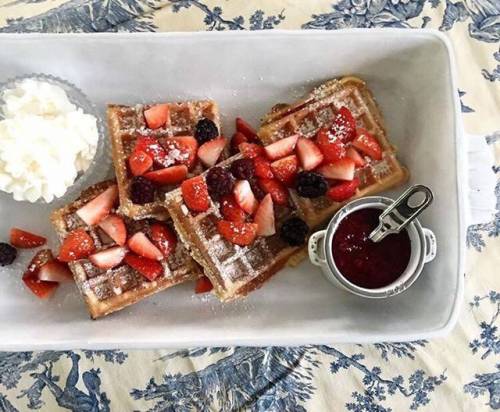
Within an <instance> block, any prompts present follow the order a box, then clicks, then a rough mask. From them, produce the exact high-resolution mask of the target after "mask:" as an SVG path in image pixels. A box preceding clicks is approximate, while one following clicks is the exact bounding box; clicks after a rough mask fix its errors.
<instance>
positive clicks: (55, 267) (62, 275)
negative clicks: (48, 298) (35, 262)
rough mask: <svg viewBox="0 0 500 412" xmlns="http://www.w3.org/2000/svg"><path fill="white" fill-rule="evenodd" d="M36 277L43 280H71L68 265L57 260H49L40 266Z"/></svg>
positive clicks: (59, 281) (58, 281) (61, 281)
mask: <svg viewBox="0 0 500 412" xmlns="http://www.w3.org/2000/svg"><path fill="white" fill-rule="evenodd" d="M38 279H40V280H43V281H45V282H57V283H63V282H71V281H73V275H72V274H71V271H70V270H69V268H68V265H66V264H64V263H61V262H58V261H57V260H51V261H49V262H47V263H46V264H45V265H43V266H42V267H41V268H40V271H39V272H38Z"/></svg>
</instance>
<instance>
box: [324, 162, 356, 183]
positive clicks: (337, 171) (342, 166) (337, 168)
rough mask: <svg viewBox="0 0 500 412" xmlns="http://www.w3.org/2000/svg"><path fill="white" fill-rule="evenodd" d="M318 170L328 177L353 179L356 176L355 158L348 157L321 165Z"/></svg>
mask: <svg viewBox="0 0 500 412" xmlns="http://www.w3.org/2000/svg"><path fill="white" fill-rule="evenodd" d="M318 172H319V173H321V174H322V175H323V176H325V177H326V178H327V179H339V180H352V179H353V178H354V160H352V159H351V158H349V157H346V158H344V159H341V160H337V161H336V162H333V163H330V164H327V165H324V166H321V167H320V168H319V169H318Z"/></svg>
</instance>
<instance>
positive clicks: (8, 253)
mask: <svg viewBox="0 0 500 412" xmlns="http://www.w3.org/2000/svg"><path fill="white" fill-rule="evenodd" d="M16 256H17V250H16V248H15V247H12V246H11V245H9V244H8V243H0V266H7V265H10V264H11V263H12V262H14V260H15V259H16Z"/></svg>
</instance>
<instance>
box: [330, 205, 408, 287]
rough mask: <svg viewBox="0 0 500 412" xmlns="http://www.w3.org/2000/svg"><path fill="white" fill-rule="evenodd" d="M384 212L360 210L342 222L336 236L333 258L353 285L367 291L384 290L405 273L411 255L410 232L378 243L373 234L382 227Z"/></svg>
mask: <svg viewBox="0 0 500 412" xmlns="http://www.w3.org/2000/svg"><path fill="white" fill-rule="evenodd" d="M381 213H382V210H381V209H373V208H367V209H360V210H357V211H355V212H352V213H350V214H349V215H347V216H346V217H345V218H344V219H342V220H341V222H340V224H339V225H338V227H337V230H336V232H335V234H334V236H333V242H332V252H333V259H334V260H335V264H336V265H337V268H338V270H339V271H340V273H342V275H344V277H345V278H346V279H347V280H349V281H350V282H351V283H354V284H355V285H357V286H361V287H363V288H367V289H376V288H380V287H384V286H387V285H389V284H390V283H392V282H394V281H395V280H396V279H397V278H399V276H401V274H402V273H403V272H404V271H405V269H406V267H407V265H408V262H409V261H410V255H411V244H410V237H409V236H408V232H407V231H406V230H402V231H401V232H400V233H397V234H390V235H388V236H386V237H385V238H384V239H382V240H381V241H380V242H378V243H375V242H372V241H371V240H370V239H369V237H368V236H369V235H370V233H371V232H372V231H373V230H374V229H375V228H376V227H377V226H378V223H379V220H378V218H379V216H380V215H381Z"/></svg>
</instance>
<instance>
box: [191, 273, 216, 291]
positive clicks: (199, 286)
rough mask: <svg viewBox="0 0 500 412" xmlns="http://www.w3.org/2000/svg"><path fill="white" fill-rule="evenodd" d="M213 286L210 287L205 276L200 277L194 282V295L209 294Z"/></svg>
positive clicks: (208, 280) (210, 283)
mask: <svg viewBox="0 0 500 412" xmlns="http://www.w3.org/2000/svg"><path fill="white" fill-rule="evenodd" d="M213 288H214V286H213V285H212V282H210V279H209V278H207V277H206V276H202V277H201V278H199V279H198V280H196V285H195V286H194V293H197V294H200V293H207V292H210V291H211V290H212V289H213Z"/></svg>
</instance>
